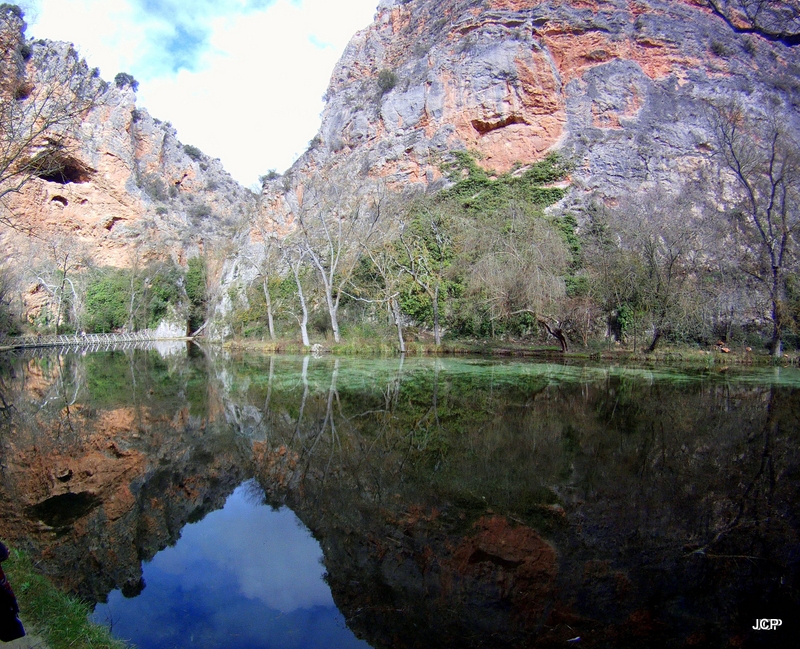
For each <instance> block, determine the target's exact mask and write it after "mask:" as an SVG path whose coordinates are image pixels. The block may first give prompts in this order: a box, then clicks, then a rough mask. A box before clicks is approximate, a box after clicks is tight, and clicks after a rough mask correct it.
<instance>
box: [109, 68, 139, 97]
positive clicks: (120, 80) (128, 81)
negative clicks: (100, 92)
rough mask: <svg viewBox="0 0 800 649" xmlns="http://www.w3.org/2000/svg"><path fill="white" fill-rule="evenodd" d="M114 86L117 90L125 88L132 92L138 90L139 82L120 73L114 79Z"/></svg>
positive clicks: (125, 73)
mask: <svg viewBox="0 0 800 649" xmlns="http://www.w3.org/2000/svg"><path fill="white" fill-rule="evenodd" d="M114 85H115V86H117V88H125V87H126V86H127V87H129V88H132V89H133V91H134V92H136V90H138V88H139V82H138V81H137V80H136V79H134V78H133V75H131V74H128V73H127V72H120V73H119V74H117V76H116V77H114Z"/></svg>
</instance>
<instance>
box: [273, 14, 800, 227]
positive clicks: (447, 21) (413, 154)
mask: <svg viewBox="0 0 800 649" xmlns="http://www.w3.org/2000/svg"><path fill="white" fill-rule="evenodd" d="M796 50H797V48H791V47H786V46H785V45H783V44H781V43H776V42H775V41H771V40H769V39H766V38H762V37H760V36H759V35H757V34H737V33H736V32H735V31H734V30H733V29H732V27H731V26H730V25H729V24H727V23H726V22H725V21H724V20H723V19H722V18H721V17H720V16H718V15H714V14H713V13H712V11H711V10H710V9H709V8H708V6H707V3H704V2H700V1H698V0H686V1H684V2H666V1H663V0H638V1H637V2H628V1H627V0H625V1H623V0H549V1H547V0H492V1H491V2H487V3H477V2H469V1H464V0H445V1H444V2H441V1H437V2H434V1H433V0H412V1H410V2H395V1H393V0H384V2H381V4H380V6H379V8H378V13H377V15H376V18H375V22H374V23H373V24H372V25H371V26H370V27H368V28H367V29H365V30H363V31H361V32H359V33H358V34H356V35H355V36H354V37H353V39H352V41H351V42H350V44H349V46H348V47H347V49H346V51H345V53H344V55H343V56H342V58H341V60H340V61H339V63H338V65H337V67H336V69H335V70H334V73H333V76H332V78H331V82H330V85H329V88H328V92H327V99H328V103H327V106H326V108H325V111H324V113H323V123H322V127H321V129H320V131H319V134H318V137H317V138H316V140H315V145H314V147H313V148H312V149H309V151H308V152H307V153H306V154H305V155H304V156H303V157H302V158H301V159H300V160H299V161H298V162H297V163H296V164H295V165H294V167H293V168H292V169H291V170H290V172H289V173H288V174H287V176H285V178H284V180H283V181H281V182H280V183H274V184H272V185H269V186H267V188H266V190H265V193H264V197H263V204H262V206H263V209H264V210H265V211H266V212H269V213H270V214H271V215H273V216H275V217H276V218H277V219H278V220H279V221H280V222H282V223H289V222H291V220H292V213H293V212H294V211H296V210H297V209H298V206H299V198H298V195H297V189H298V188H299V187H301V186H302V187H303V190H304V198H303V203H304V204H305V205H309V204H311V205H313V204H314V203H315V202H322V201H325V200H326V195H327V193H328V192H329V190H328V189H327V188H328V187H329V186H330V185H331V184H335V185H336V186H337V187H340V188H342V187H344V188H345V189H344V192H345V194H348V195H357V194H359V193H362V194H364V193H366V194H368V193H370V192H373V191H375V190H376V189H379V188H387V187H388V188H390V189H395V190H396V189H405V190H407V189H409V188H413V187H416V188H418V189H423V188H426V187H431V186H432V187H439V186H441V184H442V183H443V180H442V175H441V173H440V170H439V167H440V164H441V163H442V162H443V161H444V160H446V159H447V155H448V152H450V151H452V150H455V149H465V148H466V149H469V150H470V151H473V152H474V153H475V154H476V156H477V157H478V158H479V159H480V162H481V164H482V165H483V166H484V167H488V168H491V169H494V170H496V171H498V172H504V171H508V170H509V169H510V168H511V167H512V166H513V165H514V163H523V164H524V163H529V162H532V161H535V160H539V159H541V158H542V157H544V156H545V155H546V154H547V153H548V152H550V151H552V150H554V149H557V150H560V151H562V152H563V153H564V155H566V156H567V157H568V158H570V160H571V161H572V163H573V165H574V168H575V173H574V174H573V178H572V179H573V186H574V188H575V191H574V192H573V194H572V198H573V199H578V200H581V199H582V198H583V197H588V196H592V197H599V198H600V199H602V200H607V201H613V200H615V199H617V198H618V197H620V196H624V195H629V194H631V193H632V192H633V193H635V192H637V191H640V190H646V189H647V188H648V187H653V186H654V185H659V184H668V185H670V186H672V187H675V186H679V185H680V184H681V183H684V182H691V181H692V180H696V179H697V178H699V177H701V176H702V174H703V173H705V172H706V170H708V169H709V168H713V167H714V165H715V164H716V162H715V161H714V159H713V158H712V156H711V155H710V152H709V150H708V147H707V146H704V143H707V142H708V141H710V138H711V132H710V131H711V127H710V124H709V123H708V121H707V120H706V118H705V117H704V108H703V107H704V106H705V105H706V104H705V102H707V101H709V100H711V101H721V102H726V101H732V100H735V101H741V102H743V103H744V104H746V105H747V106H749V107H751V108H754V109H755V110H762V109H763V106H766V105H767V104H768V103H769V102H767V101H766V97H768V96H769V97H771V100H770V101H772V102H774V103H775V104H776V105H785V106H788V105H789V104H790V103H791V101H792V93H796V92H797V91H798V90H800V89H798V87H797V84H796V83H795V82H793V81H792V77H793V76H796V71H797V70H798V69H800V67H799V66H800V55H798V52H797V51H796ZM382 71H383V72H385V71H391V72H392V73H393V74H394V79H395V83H394V84H393V85H392V87H391V88H387V87H386V86H385V85H383V86H380V87H379V85H378V77H379V75H380V73H381V72H382ZM793 71H794V72H793ZM742 88H749V90H748V91H747V92H742ZM792 88H793V89H792ZM759 107H762V108H759ZM792 119H793V120H794V122H792V124H791V128H793V129H794V130H796V131H798V132H800V119H797V117H796V115H795V116H794V117H792ZM790 121H791V120H790ZM653 161H657V164H654V163H653Z"/></svg>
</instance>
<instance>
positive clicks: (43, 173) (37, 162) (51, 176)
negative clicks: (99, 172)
mask: <svg viewBox="0 0 800 649" xmlns="http://www.w3.org/2000/svg"><path fill="white" fill-rule="evenodd" d="M33 166H34V168H35V169H36V176H38V177H39V178H41V179H42V180H46V181H47V182H51V183H58V184H59V185H66V184H68V183H87V182H89V181H90V180H91V179H92V175H93V173H94V169H92V168H90V167H88V166H87V165H85V164H84V163H83V162H81V161H80V160H76V159H75V158H73V157H72V156H68V155H63V154H59V153H52V152H49V153H45V154H41V155H39V156H37V157H36V158H35V159H34V160H33Z"/></svg>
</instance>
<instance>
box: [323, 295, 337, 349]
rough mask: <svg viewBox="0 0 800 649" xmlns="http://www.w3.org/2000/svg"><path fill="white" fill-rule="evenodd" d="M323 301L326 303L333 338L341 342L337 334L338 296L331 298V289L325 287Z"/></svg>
mask: <svg viewBox="0 0 800 649" xmlns="http://www.w3.org/2000/svg"><path fill="white" fill-rule="evenodd" d="M325 301H326V302H327V303H328V315H330V317H331V330H332V331H333V340H334V341H335V342H337V343H338V342H341V337H340V335H339V296H338V295H337V296H336V301H334V299H333V294H332V292H331V290H330V289H329V288H328V287H327V286H326V287H325Z"/></svg>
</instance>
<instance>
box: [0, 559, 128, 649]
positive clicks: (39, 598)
mask: <svg viewBox="0 0 800 649" xmlns="http://www.w3.org/2000/svg"><path fill="white" fill-rule="evenodd" d="M5 571H6V574H7V575H8V580H9V582H11V587H12V588H13V589H14V592H15V594H16V595H17V600H18V602H19V607H20V618H21V619H22V621H23V624H24V625H25V630H26V631H27V632H28V633H29V634H31V633H35V634H36V635H39V636H41V637H42V638H43V639H44V641H45V642H46V643H47V645H48V647H49V648H50V649H127V648H128V647H129V645H127V644H126V643H124V642H122V641H121V640H117V639H116V638H114V637H113V636H112V635H111V631H110V630H109V629H108V628H107V627H105V626H102V625H99V624H94V623H93V622H91V621H90V620H89V615H90V613H91V607H90V606H89V605H88V604H86V603H85V602H82V601H81V600H80V599H78V598H77V597H73V596H72V595H67V594H65V593H62V592H61V591H59V590H58V589H57V588H56V587H55V586H54V585H53V584H52V583H51V582H50V580H49V579H47V578H46V577H44V576H43V575H41V574H39V573H38V572H37V571H36V567H35V566H34V564H33V562H32V561H31V558H30V557H29V556H28V555H27V554H26V553H24V552H20V551H19V550H12V551H11V556H10V557H9V559H8V561H7V562H6V563H5Z"/></svg>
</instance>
